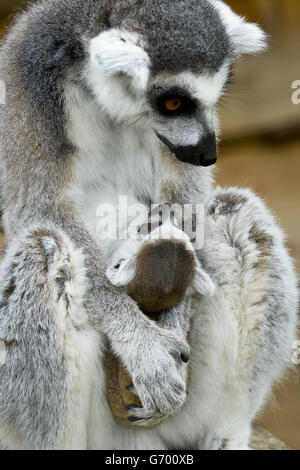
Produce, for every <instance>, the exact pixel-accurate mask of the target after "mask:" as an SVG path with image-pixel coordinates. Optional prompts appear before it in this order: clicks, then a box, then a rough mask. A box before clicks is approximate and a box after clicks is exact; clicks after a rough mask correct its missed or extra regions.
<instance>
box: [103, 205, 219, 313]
mask: <svg viewBox="0 0 300 470" xmlns="http://www.w3.org/2000/svg"><path fill="white" fill-rule="evenodd" d="M106 275H107V277H108V279H109V280H110V281H111V282H112V284H114V285H115V286H119V287H120V286H122V287H126V290H127V292H128V294H129V295H130V297H132V298H133V299H134V300H135V301H136V302H137V303H138V305H139V307H140V308H141V309H142V310H143V311H144V312H145V313H152V314H153V313H162V312H164V311H166V310H171V309H172V308H173V307H175V306H176V305H178V304H179V303H180V302H181V301H182V300H183V298H184V296H185V295H186V292H187V290H188V289H189V288H191V287H193V288H194V290H196V291H197V292H198V293H199V294H201V295H213V294H214V291H215V286H214V284H213V282H212V280H211V279H210V277H209V275H208V274H207V273H205V271H204V270H203V268H202V267H201V264H200V261H199V259H198V258H197V255H196V253H195V250H194V248H193V246H192V243H191V242H190V239H189V237H188V235H187V234H186V233H185V232H184V231H182V230H180V229H179V228H178V221H177V219H176V215H175V214H174V213H173V212H172V211H170V210H169V207H168V206H167V207H164V206H163V205H159V206H158V207H156V208H155V209H154V210H151V212H150V214H149V216H148V220H147V221H146V222H145V224H143V225H141V226H140V227H138V234H137V236H136V237H135V238H134V239H131V238H129V239H127V240H125V241H124V242H123V243H122V244H121V246H120V245H118V247H117V249H116V250H115V252H112V253H111V262H110V265H109V267H108V269H107V271H106ZM187 321H188V318H187Z"/></svg>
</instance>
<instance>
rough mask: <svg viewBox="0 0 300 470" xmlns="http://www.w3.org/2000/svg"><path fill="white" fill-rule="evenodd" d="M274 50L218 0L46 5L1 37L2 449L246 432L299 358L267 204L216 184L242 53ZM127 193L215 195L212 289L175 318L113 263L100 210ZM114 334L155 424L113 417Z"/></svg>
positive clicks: (209, 261) (205, 440)
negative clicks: (108, 393)
mask: <svg viewBox="0 0 300 470" xmlns="http://www.w3.org/2000/svg"><path fill="white" fill-rule="evenodd" d="M263 47H264V35H263V33H262V32H261V30H260V29H259V28H258V27H257V26H256V25H250V24H248V23H246V22H244V21H243V20H242V19H241V18H240V17H238V16H237V15H235V14H234V13H233V12H232V11H231V10H230V9H229V8H228V7H227V6H226V5H225V4H224V3H223V2H221V1H219V0H126V1H121V0H47V1H41V2H40V3H37V4H36V5H33V6H30V7H29V9H28V11H26V12H25V13H23V14H21V15H19V17H18V18H17V20H16V22H15V24H14V25H13V26H12V28H11V30H10V32H9V33H8V35H7V37H6V39H5V40H4V42H3V44H2V46H1V50H0V79H1V80H2V81H4V83H5V85H6V105H5V106H1V109H0V111H1V114H0V133H1V196H2V203H3V211H4V225H5V231H6V234H7V247H6V252H5V257H4V260H3V262H2V265H1V272H0V340H2V341H4V343H5V345H6V363H5V364H4V365H3V366H1V367H0V441H1V443H2V445H3V446H4V447H6V448H10V449H14V448H25V449H53V448H58V449H59V448H83V449H86V448H118V449H121V448H128V449H129V448H130V449H143V448H144V449H154V448H156V449H165V448H174V447H177V448H192V447H194V448H199V449H203V448H207V449H214V448H216V449H220V448H226V449H233V448H245V447H247V446H248V441H249V435H250V429H251V422H252V420H253V419H254V417H255V415H256V414H257V412H258V410H259V409H260V407H261V406H262V404H263V403H264V401H265V399H266V397H267V395H268V392H269V391H270V388H271V385H272V383H273V382H274V380H277V379H279V378H280V377H281V376H282V373H283V371H284V370H285V369H286V366H287V365H288V364H289V361H290V348H291V345H292V341H293V339H294V337H295V328H296V317H297V302H298V293H297V288H296V276H295V273H294V269H293V266H292V263H291V261H290V259H289V256H288V254H287V251H286V249H285V247H284V242H283V237H282V234H281V232H280V230H279V229H278V227H277V226H276V223H275V222H274V220H273V218H272V216H271V215H270V214H269V212H268V210H267V209H266V208H265V207H264V205H263V203H262V202H261V201H260V200H259V199H258V198H256V197H255V196H254V195H253V194H252V193H250V192H248V191H241V190H238V189H230V190H218V191H213V190H212V169H211V168H208V167H209V166H210V165H211V164H213V163H215V161H216V138H215V132H216V128H217V118H216V113H215V106H216V103H217V101H218V99H219V97H220V96H221V94H222V92H223V90H224V88H225V87H226V84H227V82H228V79H229V76H230V74H231V70H232V65H233V63H234V61H235V58H236V57H237V56H238V55H239V54H241V53H247V52H258V51H260V50H262V49H263ZM174 99H175V101H176V99H177V101H176V102H177V103H178V99H179V101H180V107H179V109H176V110H175V112H173V111H171V110H170V109H168V108H170V106H169V105H168V104H167V103H168V102H169V100H171V109H172V108H173V107H174V101H172V100H174ZM120 195H123V196H124V195H126V196H127V198H128V201H129V202H130V203H139V202H142V203H143V204H145V205H147V206H148V207H149V206H150V204H151V203H178V204H184V203H202V204H205V210H206V218H205V230H206V237H205V238H206V241H205V245H204V247H203V250H201V252H200V253H199V256H201V261H202V264H203V266H204V268H205V270H207V272H208V273H209V274H210V275H211V276H212V278H213V280H214V282H215V283H216V285H217V291H216V294H215V295H214V296H213V297H211V298H209V297H200V298H198V299H197V302H195V305H193V306H192V307H191V309H190V307H189V300H190V299H185V300H184V302H182V304H181V305H179V306H177V307H175V309H176V315H174V312H167V313H166V315H165V318H164V321H165V322H166V324H167V325H168V326H169V329H162V328H160V326H159V325H156V324H154V323H153V322H151V320H149V319H147V318H146V317H145V316H144V315H143V314H142V312H141V311H140V310H139V308H138V306H137V304H136V303H135V302H134V301H133V300H131V299H130V298H129V296H128V295H127V293H126V292H125V291H123V290H121V289H119V288H116V287H114V286H112V285H111V284H110V282H109V281H108V280H107V278H106V276H105V271H106V261H105V257H106V256H109V253H110V249H111V248H110V243H109V242H104V241H103V240H102V239H103V237H102V236H101V233H99V230H97V224H98V218H97V214H98V212H97V208H98V206H99V204H101V203H102V204H110V207H112V206H113V207H117V201H118V199H119V196H120ZM187 309H189V310H187ZM187 312H189V314H190V315H191V316H192V320H191V321H192V326H191V328H190V332H189V344H190V346H189V345H188V344H187V342H186V340H185V332H186V329H187V327H188V325H187V322H186V319H187V316H189V315H188V314H187ZM168 313H169V315H168ZM108 345H109V347H110V348H112V349H113V351H114V352H115V353H116V354H118V356H119V357H120V358H121V360H122V361H123V363H124V364H125V365H126V367H127V369H128V372H129V373H130V375H131V377H132V379H133V384H134V387H135V390H136V392H137V394H138V395H139V397H140V399H141V401H142V404H143V408H141V409H133V410H132V416H133V417H134V418H135V420H136V424H137V425H139V424H141V425H144V424H146V425H147V424H149V423H151V424H154V423H155V422H158V421H160V420H161V417H162V416H169V418H168V419H167V420H166V421H165V422H164V423H163V424H161V425H159V426H158V427H156V428H154V429H151V430H150V429H149V430H148V431H146V430H143V429H138V428H135V429H132V428H128V429H127V428H123V427H122V426H121V425H119V424H117V423H116V422H115V421H114V419H113V417H112V415H111V413H110V410H109V408H108V405H107V402H106V400H105V386H104V384H105V378H104V375H103V369H102V365H101V364H102V357H103V352H104V350H105V348H106V347H107V346H108ZM190 350H191V357H192V360H191V363H190V384H189V396H188V398H187V396H186V382H185V375H186V370H185V364H184V360H186V359H187V357H188V356H189V354H190ZM179 411H180V413H178V412H179Z"/></svg>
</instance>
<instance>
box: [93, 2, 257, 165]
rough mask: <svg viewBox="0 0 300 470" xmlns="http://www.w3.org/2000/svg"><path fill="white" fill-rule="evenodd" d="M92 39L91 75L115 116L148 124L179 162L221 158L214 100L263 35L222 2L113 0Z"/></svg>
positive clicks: (201, 162)
mask: <svg viewBox="0 0 300 470" xmlns="http://www.w3.org/2000/svg"><path fill="white" fill-rule="evenodd" d="M108 22H109V25H110V27H111V29H109V30H107V31H104V32H102V33H100V34H99V35H97V36H96V37H94V38H93V39H91V40H90V42H89V46H88V47H89V51H88V52H89V64H88V69H87V73H86V78H87V80H88V82H89V85H90V87H91V88H92V90H93V92H94V94H95V96H96V98H97V100H98V102H99V104H100V105H101V107H102V108H104V109H105V110H106V111H107V113H108V114H109V115H110V117H111V118H112V119H114V120H116V121H118V122H120V123H122V122H124V123H126V124H127V125H128V124H129V123H130V122H132V123H135V124H136V123H138V124H139V125H146V126H148V127H150V128H151V129H152V130H153V132H154V133H155V134H156V136H157V138H158V139H159V140H160V141H161V142H162V143H163V144H164V145H166V146H167V147H168V148H169V149H170V150H171V152H172V153H173V154H174V155H175V156H176V157H177V158H178V159H179V160H181V161H183V162H186V163H190V164H194V165H202V166H209V165H212V164H214V163H215V162H216V159H217V144H216V129H217V118H216V112H215V108H216V104H217V102H218V100H219V98H220V97H221V95H222V93H223V91H224V89H225V87H226V84H227V83H228V80H229V77H230V74H231V70H232V65H233V63H234V61H235V59H236V57H237V56H238V55H239V54H241V53H253V52H258V51H260V50H262V49H263V48H264V45H265V35H264V33H263V32H262V31H261V30H260V29H259V28H258V26H256V25H254V24H249V23H246V22H245V21H244V20H243V18H241V17H239V16H238V15H236V14H235V13H233V12H232V10H231V9H230V8H229V7H228V6H227V5H225V4H224V3H223V2H222V1H221V0H130V1H129V2H128V1H127V2H125V4H124V2H122V1H120V0H116V1H115V2H114V3H113V7H112V9H111V11H110V12H109V19H108Z"/></svg>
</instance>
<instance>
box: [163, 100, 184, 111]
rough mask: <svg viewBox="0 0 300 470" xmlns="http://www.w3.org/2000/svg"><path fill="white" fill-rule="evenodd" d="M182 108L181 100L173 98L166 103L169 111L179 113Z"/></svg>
mask: <svg viewBox="0 0 300 470" xmlns="http://www.w3.org/2000/svg"><path fill="white" fill-rule="evenodd" d="M181 106H182V100H181V99H180V98H171V99H167V100H166V101H165V107H166V109H167V110H168V111H178V109H180V108H181Z"/></svg>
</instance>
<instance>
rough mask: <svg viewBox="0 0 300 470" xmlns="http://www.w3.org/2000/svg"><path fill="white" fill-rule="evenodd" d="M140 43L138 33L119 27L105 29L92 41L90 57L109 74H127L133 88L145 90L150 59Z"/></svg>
mask: <svg viewBox="0 0 300 470" xmlns="http://www.w3.org/2000/svg"><path fill="white" fill-rule="evenodd" d="M139 43H140V38H139V36H138V35H137V34H136V33H130V32H127V31H121V30H117V29H111V30H109V31H104V32H103V33H100V34H99V35H98V36H96V37H95V38H93V39H92V40H91V41H90V44H89V54H90V59H91V60H92V61H93V62H94V64H95V65H96V66H98V68H99V69H101V70H102V71H103V72H104V73H105V74H106V75H107V76H116V75H123V76H126V77H128V78H130V80H131V81H132V87H133V88H135V89H136V90H145V88H146V85H147V82H148V77H149V66H150V59H149V56H148V54H147V53H146V52H145V50H144V49H143V47H142V46H141V45H140V44H139Z"/></svg>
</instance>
